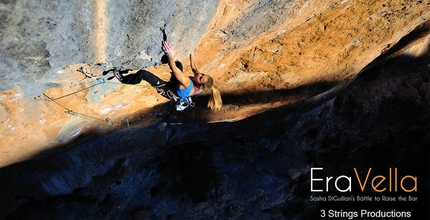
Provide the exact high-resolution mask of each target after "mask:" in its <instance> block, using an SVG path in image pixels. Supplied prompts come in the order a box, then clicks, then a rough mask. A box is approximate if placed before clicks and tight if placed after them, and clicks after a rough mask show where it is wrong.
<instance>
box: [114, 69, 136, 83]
mask: <svg viewBox="0 0 430 220" xmlns="http://www.w3.org/2000/svg"><path fill="white" fill-rule="evenodd" d="M113 75H114V76H115V77H116V78H117V79H118V80H119V81H120V82H122V83H125V84H139V83H140V82H141V81H142V78H140V76H139V75H138V74H128V75H126V76H123V75H122V72H121V71H119V70H114V71H113Z"/></svg>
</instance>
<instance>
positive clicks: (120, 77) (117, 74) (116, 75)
mask: <svg viewBox="0 0 430 220" xmlns="http://www.w3.org/2000/svg"><path fill="white" fill-rule="evenodd" d="M113 75H114V76H115V78H117V79H118V80H119V81H120V82H122V80H123V79H124V77H123V76H122V74H121V73H120V72H119V70H117V69H115V70H114V71H113Z"/></svg>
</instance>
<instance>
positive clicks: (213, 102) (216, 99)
mask: <svg viewBox="0 0 430 220" xmlns="http://www.w3.org/2000/svg"><path fill="white" fill-rule="evenodd" d="M207 76H208V81H207V82H206V83H205V84H202V85H201V87H202V89H203V90H205V91H206V90H209V89H210V90H211V97H210V98H209V102H208V108H210V109H211V110H212V111H219V110H220V109H221V106H222V99H221V93H220V92H219V90H218V89H216V88H215V87H214V80H213V79H212V77H210V76H209V75H207Z"/></svg>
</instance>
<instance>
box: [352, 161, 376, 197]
mask: <svg viewBox="0 0 430 220" xmlns="http://www.w3.org/2000/svg"><path fill="white" fill-rule="evenodd" d="M371 170H372V168H369V171H367V175H366V179H365V180H364V184H361V181H360V177H359V176H358V173H357V170H356V169H355V167H354V172H355V175H356V176H357V180H358V184H360V188H361V192H364V188H365V187H366V182H367V178H369V174H370V171H371Z"/></svg>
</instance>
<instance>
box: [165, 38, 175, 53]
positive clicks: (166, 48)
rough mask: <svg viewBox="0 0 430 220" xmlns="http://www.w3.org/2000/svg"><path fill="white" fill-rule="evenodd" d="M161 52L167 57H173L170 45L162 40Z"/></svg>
mask: <svg viewBox="0 0 430 220" xmlns="http://www.w3.org/2000/svg"><path fill="white" fill-rule="evenodd" d="M163 50H164V52H166V53H167V55H168V56H169V57H173V56H174V53H173V48H172V45H170V44H169V43H167V41H164V40H163Z"/></svg>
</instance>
